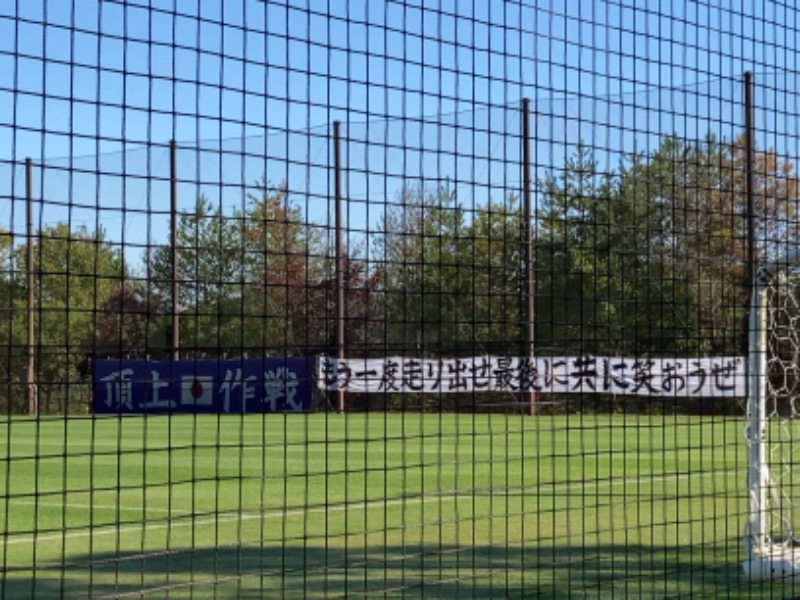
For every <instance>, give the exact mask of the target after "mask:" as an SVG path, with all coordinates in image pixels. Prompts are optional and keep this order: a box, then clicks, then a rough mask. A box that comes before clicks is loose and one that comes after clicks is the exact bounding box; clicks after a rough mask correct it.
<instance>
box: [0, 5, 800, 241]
mask: <svg viewBox="0 0 800 600" xmlns="http://www.w3.org/2000/svg"><path fill="white" fill-rule="evenodd" d="M634 5H635V8H634ZM798 34H800V30H799V28H798V11H797V10H796V9H795V8H794V7H793V6H791V4H790V3H786V2H772V1H769V0H762V1H759V2H748V1H745V0H734V1H733V2H729V3H726V2H723V1H722V0H709V1H701V2H694V1H686V2H673V1H668V0H646V1H642V0H637V1H636V2H635V3H634V0H613V1H600V0H578V1H571V2H568V1H556V0H554V1H551V2H544V1H542V2H533V0H524V1H516V0H506V1H500V0H491V1H490V0H467V1H464V0H425V1H423V0H406V1H403V2H397V1H392V0H372V1H370V0H350V1H344V0H288V1H280V2H279V1H272V2H266V3H264V2H259V1H258V0H225V2H211V1H208V0H203V1H202V2H201V1H200V0H127V1H126V2H122V1H120V0H104V1H102V2H98V1H96V0H59V1H52V0H51V1H49V2H47V1H45V0H5V1H4V2H2V3H0V226H3V227H6V228H7V229H12V230H14V231H19V230H20V215H22V214H23V213H24V211H22V210H21V208H20V207H19V205H18V203H19V199H20V196H21V195H22V193H23V186H22V177H21V169H20V167H19V164H20V163H21V161H22V160H24V158H25V157H28V156H30V157H32V158H33V160H34V162H35V163H36V164H41V163H46V164H48V165H49V168H48V169H45V170H44V171H37V174H38V176H37V184H38V185H37V190H40V191H39V194H40V195H41V197H42V198H44V199H45V200H46V202H44V203H42V204H41V208H42V210H41V212H40V220H41V223H42V224H45V225H46V224H48V223H51V222H54V221H56V220H68V221H70V222H71V223H73V224H74V225H75V226H79V225H85V226H87V227H88V228H89V229H93V228H95V227H97V226H103V227H105V228H106V229H107V231H108V233H109V237H110V238H112V239H115V240H118V241H120V242H123V243H127V244H133V243H136V244H154V243H163V242H164V241H165V237H164V233H165V231H164V219H163V218H161V215H164V214H165V212H164V211H165V208H166V206H167V204H166V203H165V199H166V198H167V196H166V194H167V192H166V190H167V182H166V178H167V177H168V163H169V161H168V158H167V150H166V148H167V144H168V141H169V140H170V139H176V140H178V144H179V146H180V147H181V148H182V149H183V150H182V152H181V153H180V154H179V157H180V158H179V174H180V175H181V177H182V179H184V180H185V181H184V182H183V183H182V184H181V188H180V197H181V202H182V209H184V210H188V209H189V208H190V207H191V206H192V205H193V204H194V199H195V198H196V197H197V195H199V194H204V195H206V196H208V197H209V198H210V199H211V200H212V201H213V202H215V203H217V204H218V205H219V206H221V207H223V209H225V210H232V208H233V207H235V206H238V207H242V206H244V202H245V198H246V192H247V190H248V189H250V188H249V186H251V184H252V183H253V181H254V180H255V179H257V178H259V177H260V176H261V175H264V174H266V176H267V178H268V179H270V180H271V181H273V182H276V183H277V182H280V181H284V180H285V181H287V183H288V185H289V187H290V189H291V190H293V197H294V198H295V199H296V200H298V201H299V202H300V203H301V204H302V205H303V209H304V210H305V211H306V212H307V213H308V214H309V215H310V216H312V218H315V219H317V220H320V221H324V220H325V219H326V218H327V215H328V214H329V197H330V195H331V185H332V178H331V176H330V169H329V165H330V164H331V162H332V160H331V151H330V140H329V139H328V134H329V131H330V123H331V122H332V121H334V120H337V119H338V120H341V121H342V122H343V123H344V133H345V138H346V144H345V148H344V156H345V163H346V165H347V166H348V168H349V171H348V173H347V175H346V180H345V184H346V190H345V191H346V194H347V196H348V198H349V199H350V201H351V203H350V211H351V213H350V217H351V218H350V223H351V227H352V228H353V229H354V231H355V232H361V233H364V232H366V231H367V230H369V229H371V228H374V227H375V226H376V223H377V222H378V221H379V217H380V213H381V211H382V207H383V206H384V203H385V202H386V201H391V199H392V198H395V197H396V195H397V193H398V191H399V189H400V188H402V186H403V185H405V184H407V183H408V182H409V181H411V182H418V181H423V182H425V184H426V185H429V186H430V185H434V186H435V185H436V184H437V182H441V181H447V182H449V184H450V185H453V186H455V188H456V189H457V191H458V193H459V198H460V200H461V201H462V202H464V203H466V204H467V205H468V206H469V205H470V204H472V203H476V204H480V203H483V202H485V201H486V200H487V199H488V198H490V197H491V198H493V199H495V200H501V199H502V198H504V197H505V196H507V195H508V194H509V193H515V192H517V193H518V191H519V185H520V175H519V173H520V170H519V166H518V161H519V138H518V135H519V113H518V111H517V107H518V105H519V101H520V99H521V98H522V97H529V98H531V100H532V101H533V105H534V108H535V111H536V112H535V115H534V121H533V134H534V135H535V136H536V138H537V142H536V144H535V152H534V160H535V162H536V173H537V175H541V174H542V173H543V172H545V171H546V170H548V169H557V168H558V167H559V166H560V165H562V164H563V162H564V159H565V158H566V156H567V155H568V154H569V152H571V150H572V149H573V148H574V146H575V144H576V143H577V142H578V141H581V140H583V141H585V142H587V143H589V144H591V145H593V146H595V147H596V148H597V149H598V150H599V152H600V153H601V154H603V153H605V154H607V157H608V160H609V161H613V160H615V159H618V158H619V157H621V155H622V153H623V152H629V151H633V150H637V151H647V150H648V149H651V148H652V147H653V145H655V144H657V142H658V139H659V137H660V136H661V135H663V134H666V133H673V132H674V133H678V134H679V135H685V136H686V137H702V136H703V135H705V133H707V132H708V131H714V132H716V133H718V134H719V135H721V136H727V137H731V136H732V135H735V134H736V133H737V132H738V131H739V130H740V128H741V123H742V121H741V108H740V105H739V103H740V100H741V93H742V91H741V77H742V73H743V72H744V71H745V70H751V71H754V72H756V74H757V83H759V84H760V86H761V87H760V88H759V91H758V95H757V100H760V101H761V102H762V105H764V106H768V107H769V108H770V110H769V111H762V112H761V113H759V115H760V117H761V118H760V120H759V123H760V124H761V127H762V130H761V131H760V132H759V139H760V140H761V144H762V145H774V146H776V147H779V148H781V149H783V150H784V151H785V152H787V153H788V154H789V155H790V156H797V150H796V146H797V142H796V137H797V136H796V135H795V131H796V125H795V124H794V122H793V120H792V119H789V118H786V117H787V115H790V116H793V115H795V114H797V111H796V110H795V104H794V98H796V97H797V94H795V93H794V92H795V91H796V90H795V87H794V86H795V85H796V84H794V82H793V80H794V79H795V74H796V73H797V70H798V53H797V51H796V49H795V46H796V40H797V39H798V37H800V36H798ZM675 88H677V90H676V89H675ZM440 115H443V116H440ZM676 115H677V117H676ZM781 131H783V132H784V133H780V134H779V132H781ZM308 132H310V134H309V133H308ZM198 148H202V149H203V150H202V151H199V150H198ZM98 155H100V157H99V158H98ZM220 156H221V157H222V158H220ZM98 171H101V172H102V174H101V175H98V173H97V172H98ZM60 205H63V206H60ZM148 211H150V212H154V213H155V216H154V217H151V218H148V217H147V212H148Z"/></svg>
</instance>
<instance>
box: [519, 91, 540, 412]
mask: <svg viewBox="0 0 800 600" xmlns="http://www.w3.org/2000/svg"><path fill="white" fill-rule="evenodd" d="M521 110H522V223H521V230H522V231H521V236H520V237H521V240H522V247H523V278H522V282H523V285H522V295H523V297H524V301H523V302H522V305H523V306H522V309H523V311H522V312H523V317H524V324H523V327H524V336H525V342H524V352H523V357H524V358H526V359H527V360H529V361H530V362H531V366H533V362H534V361H535V360H536V353H535V348H534V344H535V338H536V327H535V315H536V312H535V308H536V307H535V299H536V276H535V273H534V266H535V265H534V261H535V257H534V252H533V250H534V240H533V214H532V213H533V208H532V201H531V131H530V101H529V100H528V98H523V99H522V107H521ZM520 372H522V370H520ZM520 390H521V394H522V395H523V397H522V401H523V402H524V403H525V404H527V406H528V411H529V413H530V414H531V415H535V414H536V413H537V411H538V407H537V406H536V392H535V391H534V390H533V389H532V388H531V389H528V390H524V389H522V386H520Z"/></svg>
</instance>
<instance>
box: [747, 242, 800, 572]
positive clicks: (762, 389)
mask: <svg viewBox="0 0 800 600" xmlns="http://www.w3.org/2000/svg"><path fill="white" fill-rule="evenodd" d="M748 329H749V339H748V345H749V350H748V391H747V424H746V427H745V437H746V440H747V452H748V457H747V458H748V469H747V493H748V516H747V525H746V528H745V536H744V545H745V551H746V553H747V558H746V560H745V562H744V571H745V574H746V575H747V576H748V577H749V578H750V579H753V580H769V579H786V578H800V537H798V536H799V535H800V531H798V532H797V534H796V533H795V531H794V522H795V520H796V519H797V515H795V513H797V512H800V402H799V401H798V400H800V250H796V251H794V252H792V253H790V254H787V255H786V256H784V257H783V258H781V259H780V260H777V261H775V262H772V263H769V264H767V265H765V266H764V267H763V268H761V269H760V270H759V271H758V273H757V275H756V277H755V280H754V282H753V288H752V295H751V301H750V316H749V323H748ZM795 462H797V463H798V464H796V465H795V464H793V463H795Z"/></svg>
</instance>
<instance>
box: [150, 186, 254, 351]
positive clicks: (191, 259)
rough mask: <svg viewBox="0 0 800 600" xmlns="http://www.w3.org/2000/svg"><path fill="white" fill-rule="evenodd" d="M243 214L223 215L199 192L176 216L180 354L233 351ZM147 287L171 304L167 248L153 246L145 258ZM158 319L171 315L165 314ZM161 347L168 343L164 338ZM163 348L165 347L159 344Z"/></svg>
mask: <svg viewBox="0 0 800 600" xmlns="http://www.w3.org/2000/svg"><path fill="white" fill-rule="evenodd" d="M243 233H244V219H243V217H242V215H241V214H237V213H234V214H232V215H225V214H223V212H222V210H221V209H219V208H217V207H214V206H213V205H212V203H211V202H210V201H209V200H208V199H207V198H205V197H204V196H201V197H199V198H198V199H197V202H196V204H195V208H194V211H193V212H188V213H181V214H180V215H179V216H178V224H177V234H176V239H175V249H176V254H177V273H176V274H175V276H176V278H177V284H178V305H179V310H180V321H179V327H180V344H181V353H182V354H184V353H185V354H186V355H187V356H190V355H193V356H206V355H212V356H218V355H220V354H223V353H232V354H239V353H240V352H241V348H242V320H241V313H242V305H243V301H244V300H243V294H244V277H245V264H244V253H245V248H244V239H245V238H244V236H243ZM146 260H147V264H146V268H147V272H148V273H149V277H150V282H151V285H152V289H153V292H154V293H155V294H156V295H157V296H158V297H160V298H162V299H163V301H164V303H165V304H166V305H168V306H171V299H172V293H173V291H172V281H173V273H172V248H171V246H170V245H164V246H159V247H157V248H156V249H155V250H153V251H152V253H151V254H150V255H148V256H147V257H146ZM164 319H171V317H170V316H169V315H165V316H164ZM163 330H164V331H165V332H167V331H168V327H165V328H164V329H163ZM165 346H168V344H167V342H166V340H165ZM165 350H166V348H165Z"/></svg>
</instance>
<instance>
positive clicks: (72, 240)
mask: <svg viewBox="0 0 800 600" xmlns="http://www.w3.org/2000/svg"><path fill="white" fill-rule="evenodd" d="M33 250H34V251H33V256H34V261H35V262H34V280H35V285H36V287H35V302H36V350H37V352H36V365H37V369H36V375H37V380H38V383H39V402H40V408H41V410H43V411H48V410H55V409H57V407H60V406H61V403H63V402H72V408H71V410H75V409H76V407H78V406H84V402H85V401H86V400H87V393H88V390H86V389H84V388H83V387H81V386H77V385H74V384H72V383H70V382H73V383H74V381H75V380H76V378H77V365H78V364H79V363H81V362H82V361H83V360H84V358H85V356H86V355H87V354H90V353H91V352H92V351H93V339H94V331H95V329H96V327H97V318H98V314H99V307H101V306H103V305H104V304H105V303H106V302H107V301H108V299H109V297H110V296H111V295H112V294H113V292H114V290H115V289H116V288H117V287H118V286H119V285H120V283H121V282H122V281H124V279H125V278H126V268H125V263H124V260H123V257H122V254H121V252H120V250H119V249H118V248H114V247H113V246H112V245H111V244H110V243H108V242H107V241H106V240H105V232H104V231H103V230H102V229H100V230H97V231H94V232H92V231H88V230H87V229H86V228H85V227H81V228H79V229H78V230H76V231H72V230H70V228H69V226H68V225H67V224H66V223H57V224H56V225H53V226H50V227H46V228H44V229H42V230H40V231H39V232H38V235H37V236H36V238H35V242H34V248H33ZM15 252H16V256H15V259H16V260H15V262H16V264H17V265H19V266H20V268H19V270H18V271H17V276H18V278H19V280H21V279H24V278H25V273H27V248H26V247H25V246H20V247H18V248H17V249H16V251H15ZM18 285H20V286H22V285H23V284H21V283H20V284H18ZM25 287H27V286H25ZM26 297H27V293H24V294H23V293H20V294H19V295H18V297H17V300H16V302H15V304H16V307H15V311H14V313H15V319H14V321H15V322H14V329H15V330H16V331H17V332H19V333H16V334H15V337H17V338H18V339H20V340H21V341H22V343H23V344H24V343H26V342H25V341H23V340H25V336H26V331H27V327H26V303H27V299H26Z"/></svg>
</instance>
